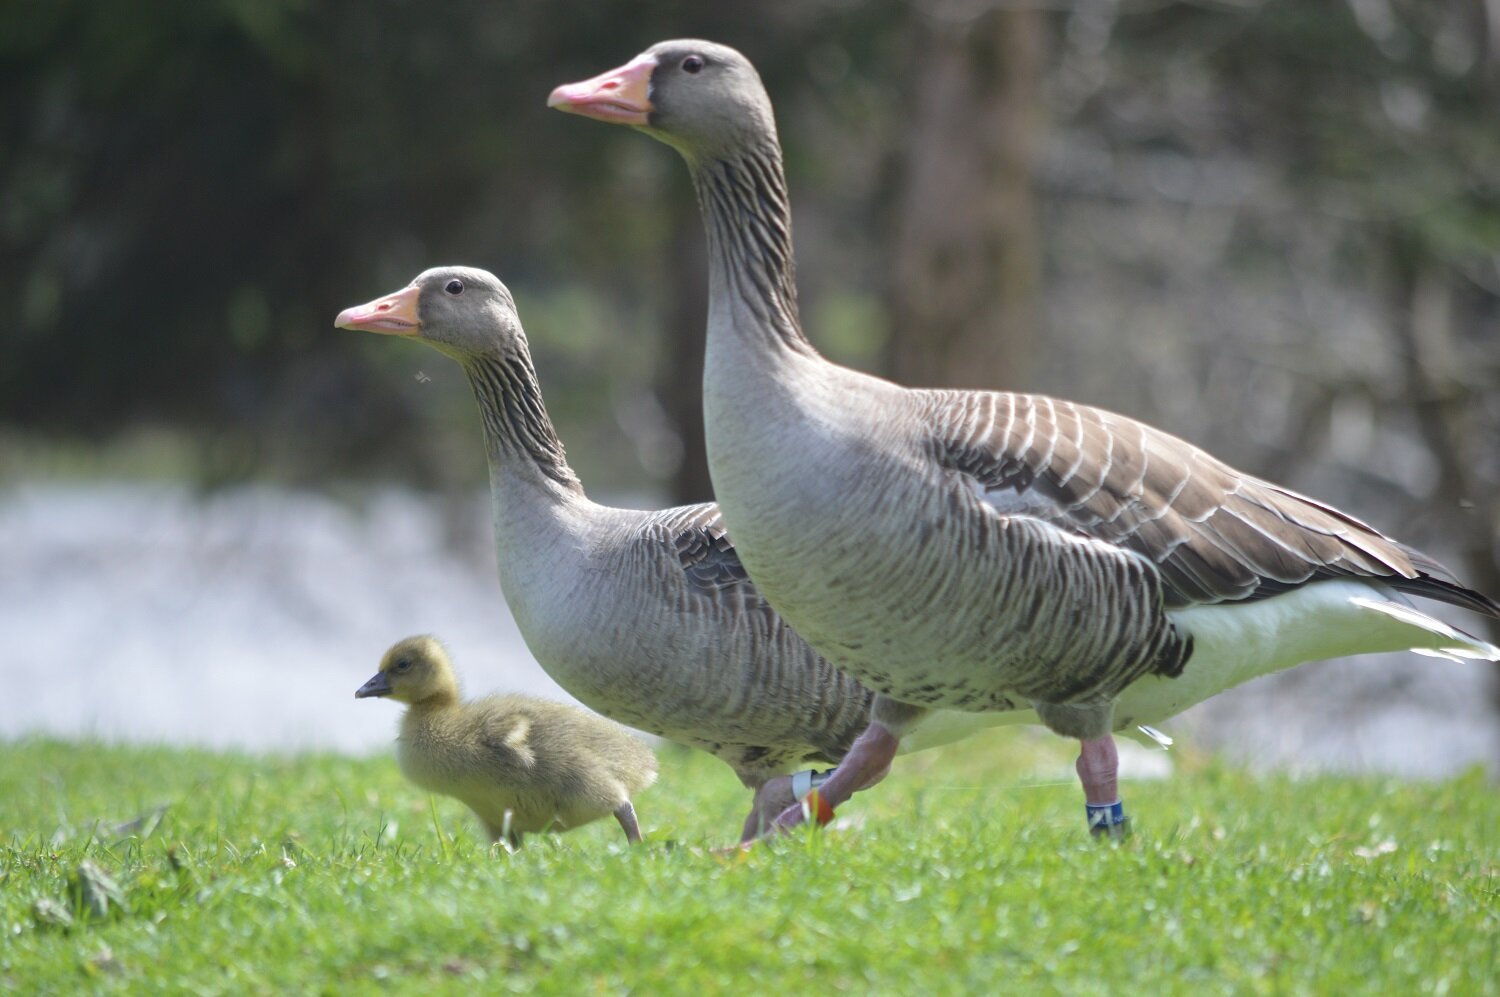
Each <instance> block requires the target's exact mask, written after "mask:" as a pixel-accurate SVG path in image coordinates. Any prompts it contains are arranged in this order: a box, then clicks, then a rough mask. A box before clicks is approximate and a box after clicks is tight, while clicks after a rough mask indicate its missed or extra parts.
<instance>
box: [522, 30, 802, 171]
mask: <svg viewBox="0 0 1500 997" xmlns="http://www.w3.org/2000/svg"><path fill="white" fill-rule="evenodd" d="M547 106H548V107H555V108H557V109H558V110H560V111H566V112H568V113H571V114H580V115H583V116H584V117H589V118H594V119H596V120H599V121H605V122H609V123H611V124H626V125H632V126H634V127H636V128H639V129H641V130H642V131H644V132H646V133H648V134H650V135H652V136H653V137H655V138H658V139H660V140H661V141H663V142H666V143H667V144H668V145H670V146H673V147H674V148H676V149H677V150H678V151H679V152H681V153H682V154H683V155H684V156H686V157H687V158H688V159H690V160H697V159H700V158H704V157H713V158H720V157H726V156H729V155H732V154H733V152H734V151H735V150H736V149H738V148H741V147H743V146H745V145H751V146H759V145H763V144H764V143H766V141H767V140H768V139H769V140H770V141H771V142H773V143H774V142H775V141H776V123H775V117H774V115H773V114H772V111H771V99H770V97H769V96H767V94H766V88H765V86H764V85H763V84H762V83H761V80H760V74H759V73H757V72H756V71H755V67H754V66H753V65H751V64H750V60H749V59H747V58H745V57H744V56H743V55H741V54H740V53H739V52H737V51H735V50H734V49H732V48H730V47H729V46H727V45H720V44H718V43H717V42H710V41H703V40H701V39H696V38H679V39H674V40H672V41H665V42H658V43H656V44H655V45H652V46H651V47H650V48H648V49H646V51H644V52H642V53H641V54H640V55H638V56H636V57H635V58H634V59H632V60H630V61H629V62H627V63H626V64H625V65H623V66H620V67H619V68H617V69H612V70H610V71H609V72H607V73H601V74H600V75H598V76H595V77H594V78H593V79H589V80H584V81H582V82H580V83H568V84H564V85H563V86H560V87H558V88H557V89H556V90H553V91H552V95H551V96H550V97H549V98H548V99H547Z"/></svg>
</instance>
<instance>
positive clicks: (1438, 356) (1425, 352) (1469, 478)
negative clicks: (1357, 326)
mask: <svg viewBox="0 0 1500 997" xmlns="http://www.w3.org/2000/svg"><path fill="white" fill-rule="evenodd" d="M1410 242H1411V240H1409V239H1405V238H1403V237H1402V236H1401V235H1400V234H1399V233H1398V234H1396V235H1395V236H1394V237H1393V238H1392V247H1391V259H1392V262H1393V266H1392V270H1393V279H1392V288H1393V292H1394V295H1395V300H1394V302H1393V305H1394V307H1393V309H1392V311H1393V313H1394V315H1395V323H1394V331H1395V334H1396V340H1397V342H1396V347H1397V350H1398V351H1399V355H1400V356H1401V357H1402V359H1403V360H1404V361H1405V363H1404V365H1403V366H1404V367H1405V370H1406V393H1407V397H1408V400H1409V404H1410V405H1411V407H1412V411H1413V412H1414V413H1415V415H1416V419H1417V426H1418V428H1419V429H1420V431H1421V433H1422V438H1423V440H1424V441H1425V442H1426V444H1427V448H1428V450H1429V451H1430V452H1431V453H1432V456H1433V458H1434V459H1435V460H1436V461H1437V465H1438V481H1437V485H1436V487H1435V489H1434V496H1435V498H1434V506H1435V507H1436V508H1437V510H1439V511H1440V512H1441V513H1443V516H1444V522H1445V524H1447V525H1448V527H1449V529H1450V531H1451V534H1450V535H1452V536H1453V538H1454V539H1455V541H1456V542H1457V543H1458V547H1459V554H1460V557H1461V558H1462V561H1461V562H1460V563H1459V564H1458V565H1456V566H1455V567H1456V569H1457V573H1458V575H1459V578H1460V580H1461V581H1463V582H1464V584H1466V585H1469V586H1472V587H1473V588H1476V589H1478V590H1479V591H1480V592H1483V593H1484V594H1486V595H1488V596H1490V597H1491V598H1500V550H1496V546H1495V537H1497V536H1500V488H1497V483H1496V482H1494V481H1486V480H1482V473H1481V471H1480V470H1479V468H1480V461H1479V460H1478V454H1479V448H1480V447H1481V446H1493V445H1494V441H1493V440H1486V439H1485V438H1484V437H1485V436H1486V434H1485V433H1484V431H1483V427H1482V426H1481V425H1479V424H1478V422H1479V420H1478V418H1477V415H1478V408H1479V406H1478V404H1477V403H1476V400H1475V398H1474V395H1473V390H1474V389H1473V388H1472V387H1471V384H1470V381H1471V378H1470V377H1469V376H1467V374H1466V371H1465V370H1464V364H1463V361H1462V360H1461V359H1460V354H1459V350H1458V349H1457V346H1456V344H1455V343H1454V329H1453V322H1454V308H1453V298H1454V292H1453V286H1452V284H1451V282H1450V281H1449V280H1448V279H1447V274H1446V273H1445V271H1444V270H1443V269H1442V268H1440V267H1439V265H1438V264H1436V263H1434V262H1433V261H1432V260H1431V259H1430V258H1429V257H1428V256H1427V255H1426V254H1425V253H1424V252H1423V251H1422V249H1421V248H1420V247H1417V246H1413V245H1411V244H1410ZM1448 503H1454V504H1455V505H1457V506H1458V508H1457V509H1450V508H1447V506H1448ZM1486 624H1487V625H1488V628H1489V634H1490V638H1491V640H1494V641H1500V626H1497V625H1496V623H1495V621H1493V620H1487V621H1486ZM1491 690H1492V693H1491V695H1492V699H1493V702H1494V705H1495V709H1496V712H1497V714H1500V667H1497V669H1496V671H1495V674H1494V676H1493V678H1492V682H1491ZM1497 762H1500V759H1497Z"/></svg>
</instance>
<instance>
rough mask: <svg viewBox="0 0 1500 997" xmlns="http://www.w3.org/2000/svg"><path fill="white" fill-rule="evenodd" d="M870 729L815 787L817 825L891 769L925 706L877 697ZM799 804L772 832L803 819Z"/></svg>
mask: <svg viewBox="0 0 1500 997" xmlns="http://www.w3.org/2000/svg"><path fill="white" fill-rule="evenodd" d="M870 714H871V719H870V726H868V727H866V728H865V730H864V733H862V734H860V735H859V737H857V738H855V739H854V744H853V745H851V746H850V748H849V752H848V754H846V755H844V757H843V760H842V761H840V762H839V764H838V767H837V768H835V769H834V770H833V772H832V773H831V774H830V775H829V776H828V778H827V779H826V780H824V782H823V785H821V786H819V787H818V790H817V796H818V800H819V803H820V807H819V809H820V811H821V813H820V815H819V820H818V822H819V823H820V824H826V823H827V822H828V821H829V820H831V819H832V814H833V810H834V808H836V807H838V806H840V805H842V804H843V803H844V801H845V800H847V799H849V797H851V796H853V795H854V794H855V793H857V792H859V791H860V790H862V789H868V788H869V787H871V786H873V785H875V784H876V783H877V782H879V781H880V780H881V779H884V778H885V777H886V773H888V772H890V770H891V761H892V760H893V759H894V758H895V757H896V749H897V748H899V747H900V746H901V735H902V733H904V732H905V731H906V729H907V728H908V727H910V726H912V725H913V724H914V723H916V722H917V721H918V720H920V719H921V718H922V717H924V716H926V714H927V710H926V708H925V707H921V706H912V705H910V704H908V703H901V702H898V701H896V700H894V699H887V698H886V697H884V696H876V697H875V702H874V705H873V706H872V707H871V710H870ZM806 816H807V815H806V813H805V812H804V810H803V806H802V801H801V800H798V801H797V802H796V803H795V804H794V805H792V806H790V807H788V808H787V809H786V810H783V811H782V812H781V815H780V816H779V817H777V818H776V820H775V822H774V823H773V824H772V825H771V829H772V830H774V831H786V830H788V829H790V828H793V827H796V826H797V825H798V824H801V823H802V822H803V821H804V820H805V819H806Z"/></svg>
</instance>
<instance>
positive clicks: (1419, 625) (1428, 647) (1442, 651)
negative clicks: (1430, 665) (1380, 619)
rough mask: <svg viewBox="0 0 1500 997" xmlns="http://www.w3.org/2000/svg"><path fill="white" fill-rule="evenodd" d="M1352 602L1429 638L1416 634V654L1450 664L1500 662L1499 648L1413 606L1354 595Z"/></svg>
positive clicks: (1414, 638)
mask: <svg viewBox="0 0 1500 997" xmlns="http://www.w3.org/2000/svg"><path fill="white" fill-rule="evenodd" d="M1349 601H1350V602H1351V603H1352V604H1354V605H1356V606H1359V607H1360V608H1362V609H1368V610H1370V611H1372V612H1376V613H1381V614H1382V615H1385V616H1388V617H1390V618H1391V619H1393V620H1397V621H1398V622H1401V623H1404V624H1406V625H1407V626H1410V627H1415V628H1416V629H1418V630H1420V631H1423V632H1424V633H1426V634H1427V635H1429V637H1428V639H1427V640H1425V641H1424V640H1421V638H1419V637H1418V636H1417V635H1415V634H1414V635H1413V640H1415V641H1419V643H1417V644H1415V645H1414V646H1413V647H1412V648H1411V650H1412V651H1413V652H1414V653H1416V654H1425V655H1427V656H1428V657H1433V658H1447V659H1448V660H1450V661H1461V660H1469V661H1500V647H1496V646H1495V645H1494V644H1491V643H1489V642H1488V641H1483V640H1480V639H1479V638H1478V637H1475V636H1473V635H1472V634H1466V633H1464V632H1463V631H1462V630H1459V629H1458V628H1457V627H1451V626H1449V625H1448V624H1446V623H1444V622H1443V621H1442V620H1438V619H1434V618H1433V617H1431V616H1428V615H1427V614H1426V613H1423V612H1421V611H1419V610H1416V609H1413V608H1412V607H1410V606H1403V605H1401V604H1400V603H1397V602H1384V601H1380V600H1376V599H1366V598H1363V597H1361V596H1355V597H1354V598H1351V599H1350V600H1349ZM1434 638H1435V639H1434Z"/></svg>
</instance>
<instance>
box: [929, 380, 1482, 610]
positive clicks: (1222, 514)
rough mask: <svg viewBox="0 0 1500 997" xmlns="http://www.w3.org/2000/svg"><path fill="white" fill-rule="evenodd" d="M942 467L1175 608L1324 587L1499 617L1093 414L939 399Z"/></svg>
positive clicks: (1407, 551) (1306, 511)
mask: <svg viewBox="0 0 1500 997" xmlns="http://www.w3.org/2000/svg"><path fill="white" fill-rule="evenodd" d="M933 397H934V401H936V402H937V404H936V405H935V406H934V411H935V412H936V413H942V414H944V415H946V417H947V418H948V419H949V420H951V424H950V426H947V427H944V429H943V431H942V433H941V436H940V438H941V439H943V440H945V441H946V442H944V443H943V444H941V451H942V452H941V457H940V459H941V460H942V461H943V463H944V464H945V465H947V466H948V467H950V468H952V469H954V470H958V471H961V472H963V473H966V474H969V475H971V476H973V477H974V478H975V479H976V480H977V481H978V482H979V483H980V484H981V485H982V486H983V487H984V488H985V489H986V492H987V493H988V495H989V497H990V498H991V500H992V501H993V502H994V504H995V505H996V507H997V508H998V509H999V510H1000V511H1002V512H1014V513H1016V514H1019V515H1027V516H1032V517H1035V518H1039V519H1043V520H1046V521H1048V522H1050V523H1052V524H1053V525H1055V526H1058V527H1060V528H1064V529H1070V530H1076V531H1078V532H1080V533H1084V534H1086V535H1088V536H1092V537H1095V538H1097V539H1100V540H1105V541H1108V542H1110V543H1115V544H1119V545H1120V546H1122V547H1125V548H1127V549H1129V550H1133V551H1136V552H1137V553H1140V554H1143V555H1145V556H1146V557H1148V558H1150V559H1151V561H1152V562H1153V563H1155V564H1156V565H1157V567H1158V568H1159V569H1160V571H1161V573H1162V577H1163V580H1164V581H1165V583H1166V598H1167V601H1168V603H1169V604H1174V605H1186V604H1191V603H1205V602H1223V601H1234V600H1241V599H1256V598H1265V597H1267V596H1270V595H1274V594H1276V593H1279V592H1284V591H1286V590H1287V589H1290V588H1295V587H1297V586H1299V585H1301V584H1303V583H1305V582H1308V581H1313V580H1316V579H1320V578H1337V577H1367V578H1380V579H1383V580H1385V581H1387V582H1388V583H1389V584H1390V585H1391V586H1392V587H1393V588H1397V589H1401V590H1403V591H1407V592H1411V593H1413V594H1415V595H1421V596H1425V597H1427V598H1432V599H1437V600H1440V601H1443V602H1448V603H1452V604H1454V605H1458V606H1463V607H1465V608H1467V609H1472V610H1476V611H1478V612H1482V613H1488V614H1490V615H1492V616H1500V605H1497V604H1496V603H1494V602H1493V601H1492V600H1490V599H1488V598H1486V597H1485V596H1483V595H1480V594H1479V593H1477V592H1473V591H1472V590H1470V589H1467V588H1465V587H1463V586H1462V585H1459V584H1457V583H1456V582H1454V581H1452V580H1451V576H1450V575H1449V574H1448V572H1447V571H1446V570H1444V569H1442V567H1441V566H1440V565H1438V564H1437V562H1435V561H1433V560H1432V559H1431V558H1429V557H1427V556H1426V555H1424V554H1421V553H1419V552H1417V551H1414V550H1412V549H1411V548H1409V547H1406V546H1405V545H1403V544H1399V543H1397V542H1396V541H1394V540H1391V539H1389V538H1388V537H1385V536H1383V535H1381V534H1380V533H1379V532H1377V531H1376V530H1374V529H1372V528H1371V527H1369V526H1367V525H1366V524H1364V523H1362V522H1360V521H1359V520H1358V519H1355V518H1354V517H1352V516H1349V515H1347V514H1345V513H1342V512H1340V511H1338V510H1337V509H1334V508H1332V507H1330V506H1327V505H1324V504H1322V503H1320V502H1317V501H1315V500H1313V499H1309V498H1307V497H1305V496H1302V495H1298V494H1297V493H1296V492H1292V491H1288V490H1286V489H1283V488H1279V487H1277V486H1276V485H1272V484H1270V483H1268V482H1264V481H1260V480H1259V479H1256V478H1252V477H1249V476H1248V475H1243V474H1240V473H1238V472H1236V471H1235V470H1233V469H1232V468H1230V467H1228V466H1227V465H1225V464H1223V463H1221V462H1220V461H1218V460H1215V459H1214V458H1213V457H1211V456H1209V455H1208V454H1206V453H1204V452H1203V451H1202V450H1199V449H1198V448H1197V447H1194V446H1193V445H1191V444H1189V443H1186V442H1184V441H1183V440H1180V439H1177V438H1176V437H1174V436H1169V435H1168V434H1166V433H1162V432H1160V431H1158V430H1154V429H1151V428H1150V427H1148V426H1145V425H1143V424H1142V423H1138V422H1135V421H1134V420H1131V419H1126V418H1124V417H1122V416H1117V415H1113V414H1111V413H1108V412H1102V411H1100V410H1098V409H1092V408H1087V407H1084V406H1079V405H1074V404H1072V403H1070V402H1065V401H1057V400H1054V399H1051V398H1045V397H1041V396H1032V395H1008V394H983V395H973V394H969V395H961V394H956V393H950V392H934V393H933Z"/></svg>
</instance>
